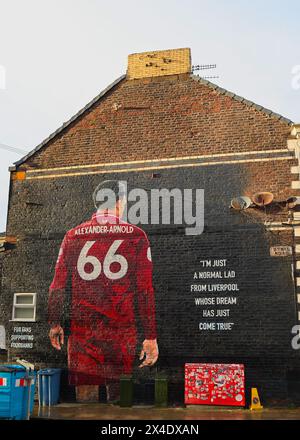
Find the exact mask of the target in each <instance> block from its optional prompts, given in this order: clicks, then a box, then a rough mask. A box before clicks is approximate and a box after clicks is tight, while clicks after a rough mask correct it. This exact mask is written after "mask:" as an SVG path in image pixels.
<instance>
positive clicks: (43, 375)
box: [38, 368, 61, 406]
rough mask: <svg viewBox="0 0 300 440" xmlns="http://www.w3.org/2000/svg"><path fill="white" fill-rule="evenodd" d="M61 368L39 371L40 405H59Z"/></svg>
mask: <svg viewBox="0 0 300 440" xmlns="http://www.w3.org/2000/svg"><path fill="white" fill-rule="evenodd" d="M60 376H61V369H60V368H46V369H44V370H39V371H38V387H39V405H41V406H51V405H57V404H58V401H59V393H60Z"/></svg>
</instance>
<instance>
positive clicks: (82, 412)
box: [33, 403, 300, 420]
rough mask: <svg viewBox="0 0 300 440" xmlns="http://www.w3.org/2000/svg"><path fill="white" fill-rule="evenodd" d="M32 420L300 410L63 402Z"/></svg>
mask: <svg viewBox="0 0 300 440" xmlns="http://www.w3.org/2000/svg"><path fill="white" fill-rule="evenodd" d="M33 418H43V419H56V420H58V419H69V420H70V419H71V420H72V419H73V420H300V408H296V409H286V408H283V409H278V408H276V409H275V408H272V409H271V408H266V409H263V410H260V411H250V410H248V409H221V408H207V407H201V408H199V407H188V408H153V407H150V406H147V407H146V406H135V407H133V408H120V407H118V406H111V405H106V404H100V403H94V404H78V403H68V404H67V403H64V404H60V405H57V406H53V407H52V408H41V409H40V410H39V408H38V407H35V409H34V414H33Z"/></svg>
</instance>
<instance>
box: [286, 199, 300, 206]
mask: <svg viewBox="0 0 300 440" xmlns="http://www.w3.org/2000/svg"><path fill="white" fill-rule="evenodd" d="M297 202H298V197H289V198H288V199H287V200H286V206H287V208H289V209H293V208H295V206H296V205H297Z"/></svg>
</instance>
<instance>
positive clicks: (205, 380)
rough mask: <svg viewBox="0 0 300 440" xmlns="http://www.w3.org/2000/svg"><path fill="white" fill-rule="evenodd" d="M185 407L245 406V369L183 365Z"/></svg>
mask: <svg viewBox="0 0 300 440" xmlns="http://www.w3.org/2000/svg"><path fill="white" fill-rule="evenodd" d="M184 400H185V403H186V404H187V405H226V406H245V369H244V365H239V364H185V399H184Z"/></svg>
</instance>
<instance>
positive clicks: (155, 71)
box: [127, 48, 192, 79]
mask: <svg viewBox="0 0 300 440" xmlns="http://www.w3.org/2000/svg"><path fill="white" fill-rule="evenodd" d="M191 71H192V63H191V50H190V49H189V48H185V49H170V50H159V51H154V52H142V53H134V54H131V55H129V56H128V69H127V79H138V78H149V77H157V76H166V75H178V74H181V73H191Z"/></svg>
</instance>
